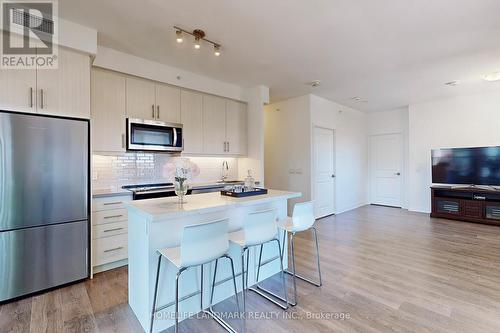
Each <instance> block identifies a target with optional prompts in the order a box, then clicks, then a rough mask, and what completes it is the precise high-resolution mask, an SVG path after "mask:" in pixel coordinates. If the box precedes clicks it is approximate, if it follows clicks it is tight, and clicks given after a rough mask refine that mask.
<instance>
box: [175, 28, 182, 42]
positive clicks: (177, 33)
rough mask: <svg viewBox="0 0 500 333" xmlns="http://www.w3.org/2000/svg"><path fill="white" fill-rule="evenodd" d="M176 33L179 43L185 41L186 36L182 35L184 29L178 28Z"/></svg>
mask: <svg viewBox="0 0 500 333" xmlns="http://www.w3.org/2000/svg"><path fill="white" fill-rule="evenodd" d="M175 34H176V35H177V43H182V42H183V41H184V38H183V37H182V31H180V30H176V31H175Z"/></svg>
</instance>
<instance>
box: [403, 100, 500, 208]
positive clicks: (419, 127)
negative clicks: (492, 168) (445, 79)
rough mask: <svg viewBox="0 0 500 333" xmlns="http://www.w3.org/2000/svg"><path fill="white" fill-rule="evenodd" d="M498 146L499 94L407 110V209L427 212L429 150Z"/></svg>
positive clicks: (445, 101) (420, 105) (416, 106)
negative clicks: (408, 147) (408, 177)
mask: <svg viewBox="0 0 500 333" xmlns="http://www.w3.org/2000/svg"><path fill="white" fill-rule="evenodd" d="M498 145H500V91H497V92H494V93H486V94H477V95H470V96H461V97H455V98H449V99H443V100H439V101H433V102H427V103H419V104H413V105H410V107H409V146H410V153H409V173H410V182H409V191H410V192H409V209H410V210H413V211H420V212H430V209H431V200H430V190H429V186H430V185H431V160H430V159H431V149H433V148H446V147H474V146H498Z"/></svg>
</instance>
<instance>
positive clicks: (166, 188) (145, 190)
mask: <svg viewBox="0 0 500 333" xmlns="http://www.w3.org/2000/svg"><path fill="white" fill-rule="evenodd" d="M122 188H123V189H125V190H129V191H131V192H132V194H133V196H132V198H133V200H143V199H152V198H163V197H173V196H175V188H174V184H172V183H158V184H137V185H125V186H122ZM187 194H188V195H189V194H191V190H188V193H187Z"/></svg>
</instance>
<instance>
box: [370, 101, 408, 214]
mask: <svg viewBox="0 0 500 333" xmlns="http://www.w3.org/2000/svg"><path fill="white" fill-rule="evenodd" d="M408 126H409V124H408V107H404V108H398V109H395V110H389V111H381V112H373V113H369V114H368V134H369V135H370V136H371V135H383V134H395V133H400V134H401V135H402V139H403V143H402V144H403V157H402V158H403V161H402V162H403V163H402V165H403V169H402V170H401V174H402V192H401V193H402V198H401V204H402V208H408V196H409V191H408V182H409V172H408V164H409V147H408ZM370 177H371V175H370V174H368V184H369V185H371V184H370V182H371V179H370ZM369 193H370V191H368V194H369Z"/></svg>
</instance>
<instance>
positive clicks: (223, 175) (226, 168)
mask: <svg viewBox="0 0 500 333" xmlns="http://www.w3.org/2000/svg"><path fill="white" fill-rule="evenodd" d="M228 171H229V164H228V163H227V161H226V160H224V161H222V169H221V173H220V180H221V181H223V182H224V181H226V180H227V174H228Z"/></svg>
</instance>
